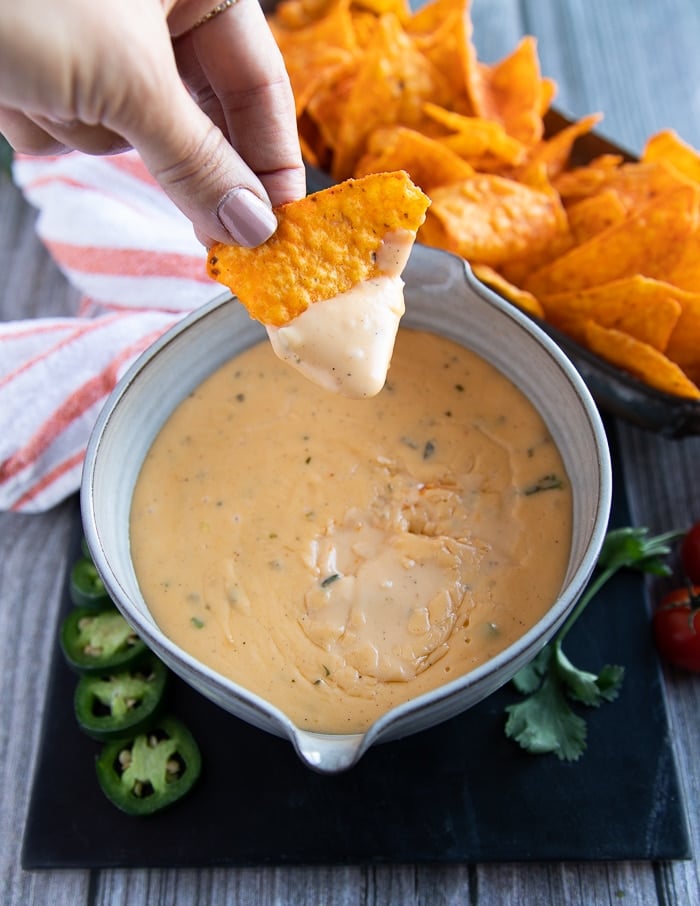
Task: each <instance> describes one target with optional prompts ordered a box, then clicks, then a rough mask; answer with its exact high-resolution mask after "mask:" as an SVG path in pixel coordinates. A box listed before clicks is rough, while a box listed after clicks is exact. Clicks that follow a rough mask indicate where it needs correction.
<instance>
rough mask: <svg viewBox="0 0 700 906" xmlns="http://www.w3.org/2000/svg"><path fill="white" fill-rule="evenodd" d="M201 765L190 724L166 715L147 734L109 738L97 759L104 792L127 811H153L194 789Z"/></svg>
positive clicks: (139, 813) (137, 812)
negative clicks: (125, 737)
mask: <svg viewBox="0 0 700 906" xmlns="http://www.w3.org/2000/svg"><path fill="white" fill-rule="evenodd" d="M201 767H202V760H201V755H200V752H199V747H198V746H197V743H196V742H195V740H194V737H193V736H192V734H191V733H190V731H189V730H188V729H187V727H186V726H185V725H184V724H183V723H181V722H180V721H179V720H176V719H175V718H173V717H163V718H161V719H160V720H159V721H156V723H155V724H154V725H153V726H152V727H151V728H150V729H149V730H148V731H147V732H145V733H140V734H138V735H136V736H132V737H130V738H127V739H115V740H113V741H112V742H108V743H107V744H106V745H105V746H104V748H103V749H102V752H101V753H100V755H99V756H98V758H97V763H96V769H97V778H98V780H99V782H100V786H101V787H102V790H103V792H104V793H105V795H106V796H107V797H108V799H110V800H111V801H112V802H113V803H114V805H116V806H117V808H120V809H121V810H122V811H123V812H126V813H127V814H128V815H150V814H152V813H153V812H157V811H160V809H163V808H165V807H166V806H169V805H172V804H173V803H174V802H177V801H178V800H179V799H181V798H182V797H183V796H184V795H185V794H186V793H188V792H189V791H190V789H191V788H192V786H193V785H194V783H195V782H196V781H197V778H198V777H199V775H200V772H201Z"/></svg>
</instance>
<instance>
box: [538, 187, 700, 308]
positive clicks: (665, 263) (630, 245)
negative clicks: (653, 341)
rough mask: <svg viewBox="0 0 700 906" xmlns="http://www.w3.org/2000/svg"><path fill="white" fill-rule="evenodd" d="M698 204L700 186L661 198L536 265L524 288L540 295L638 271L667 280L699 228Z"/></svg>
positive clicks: (637, 272)
mask: <svg viewBox="0 0 700 906" xmlns="http://www.w3.org/2000/svg"><path fill="white" fill-rule="evenodd" d="M699 203H700V189H699V190H695V189H694V188H692V187H691V186H683V187H682V188H680V189H676V190H675V191H673V192H670V193H668V194H667V195H663V196H661V197H659V198H656V199H654V201H652V202H651V203H649V204H647V205H644V206H643V207H642V208H640V209H639V210H638V211H636V212H635V213H634V214H633V215H631V216H629V217H627V218H626V219H625V220H624V221H622V222H621V223H618V224H615V225H614V226H612V227H610V228H608V229H607V230H603V231H602V232H600V233H597V234H596V235H595V236H593V238H592V239H589V240H588V241H587V242H584V243H583V244H582V245H578V246H575V247H574V248H572V249H571V250H570V251H568V252H566V253H565V254H564V255H562V256H561V257H559V258H556V259H555V260H554V261H551V262H550V263H549V264H546V265H545V266H544V267H542V268H540V269H539V270H537V271H536V272H535V273H534V274H532V275H531V276H530V277H529V278H528V279H527V280H526V281H525V285H524V288H525V289H527V290H529V291H530V292H531V293H533V294H534V295H535V296H537V297H538V298H541V297H542V296H544V295H550V294H551V293H555V292H564V291H567V290H574V289H584V288H586V287H590V286H596V285H598V284H600V283H610V282H612V281H613V280H618V279H620V278H622V277H631V276H633V275H634V274H643V275H644V276H646V277H654V278H656V279H659V280H664V279H667V275H668V274H669V273H670V272H671V271H672V269H673V268H674V267H676V266H677V265H678V264H679V262H680V260H681V257H682V253H683V244H684V242H686V241H687V239H688V237H689V236H690V235H691V234H692V233H693V230H694V229H695V226H696V223H697V215H698V204H699Z"/></svg>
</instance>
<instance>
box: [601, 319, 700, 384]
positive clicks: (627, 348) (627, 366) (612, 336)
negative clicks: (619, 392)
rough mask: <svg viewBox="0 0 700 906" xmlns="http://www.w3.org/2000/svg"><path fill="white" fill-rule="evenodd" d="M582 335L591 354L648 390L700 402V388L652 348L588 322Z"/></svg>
mask: <svg viewBox="0 0 700 906" xmlns="http://www.w3.org/2000/svg"><path fill="white" fill-rule="evenodd" d="M585 334H586V345H587V346H588V347H589V349H591V351H592V352H594V353H596V355H599V356H601V358H604V359H606V361H608V362H610V363H611V364H613V365H615V366H616V367H618V368H621V369H622V370H623V371H627V372H628V373H629V374H631V375H633V376H634V377H636V378H638V379H639V380H641V381H643V382H644V383H646V384H648V385H649V386H650V387H656V389H657V390H662V391H664V392H665V393H670V394H673V395H674V396H682V397H687V398H689V399H696V400H697V399H700V389H698V387H697V386H696V385H695V384H694V383H693V382H692V381H691V380H690V378H688V377H687V376H686V375H685V373H684V372H683V371H682V369H681V368H679V366H678V365H676V363H675V362H672V361H671V360H670V359H668V358H667V357H666V356H665V355H664V354H663V353H662V352H659V351H658V349H654V347H653V346H649V345H647V344H646V343H640V341H639V340H636V339H635V338H634V337H630V336H629V335H628V334H626V333H622V331H619V330H612V329H610V328H607V327H601V326H600V324H596V323H595V321H588V322H587V324H586V328H585Z"/></svg>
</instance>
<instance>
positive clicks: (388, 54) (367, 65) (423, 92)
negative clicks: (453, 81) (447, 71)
mask: <svg viewBox="0 0 700 906" xmlns="http://www.w3.org/2000/svg"><path fill="white" fill-rule="evenodd" d="M451 94H452V90H451V88H450V86H449V82H448V80H447V79H446V78H445V76H443V75H442V74H441V73H440V72H439V70H438V69H437V68H436V67H435V66H434V65H433V64H432V63H431V62H430V60H428V59H427V58H426V57H424V56H423V54H421V53H420V51H418V50H417V49H416V48H415V46H414V45H413V43H412V41H411V39H410V38H409V37H408V36H407V35H406V34H405V32H404V31H403V30H402V29H401V26H400V24H399V21H398V19H397V18H396V16H393V15H385V16H382V17H381V18H379V19H378V20H377V31H376V32H375V34H374V35H373V37H372V41H371V43H370V44H369V46H368V47H367V49H366V50H365V52H364V54H363V55H362V58H361V62H360V66H359V68H358V71H357V75H356V77H355V79H354V81H353V85H352V89H351V90H350V93H349V96H348V99H347V102H346V103H345V105H344V108H343V115H342V120H341V123H340V129H339V134H338V139H337V142H336V153H335V155H334V160H333V166H332V176H333V178H334V179H345V178H346V177H348V176H350V174H352V172H353V171H354V168H355V164H356V163H357V161H358V160H359V158H360V157H361V156H362V154H363V153H364V150H365V142H366V140H367V138H368V136H369V135H370V134H371V133H372V132H373V131H374V130H375V129H377V128H379V127H380V126H393V125H397V124H399V125H404V126H411V127H413V128H417V127H419V126H420V124H421V122H423V121H424V120H425V114H424V113H423V104H424V103H425V101H426V100H428V99H436V98H437V99H439V103H443V102H444V101H445V100H446V99H448V98H449V97H450V96H451Z"/></svg>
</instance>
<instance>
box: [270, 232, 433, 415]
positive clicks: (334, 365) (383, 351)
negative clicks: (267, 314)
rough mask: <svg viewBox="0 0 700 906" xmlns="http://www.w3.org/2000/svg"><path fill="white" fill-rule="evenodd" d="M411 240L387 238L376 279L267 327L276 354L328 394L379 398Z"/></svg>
mask: <svg viewBox="0 0 700 906" xmlns="http://www.w3.org/2000/svg"><path fill="white" fill-rule="evenodd" d="M414 239H415V234H414V233H412V232H410V231H408V230H395V231H393V232H391V233H387V235H386V236H385V237H384V239H383V240H382V243H381V245H380V247H379V249H378V251H377V260H376V264H377V268H378V269H379V270H380V271H381V275H380V276H378V277H376V278H374V279H371V280H363V281H362V282H361V283H358V284H356V285H355V286H353V287H352V288H351V289H350V290H348V291H347V292H345V293H341V294H340V295H338V296H335V297H334V298H333V299H327V300H325V301H323V302H316V303H314V304H313V305H310V306H309V307H308V308H307V309H306V311H304V312H302V313H301V314H300V315H297V317H296V318H294V319H293V320H292V321H290V322H289V323H288V324H285V325H284V326H283V327H272V326H268V327H267V333H268V336H269V338H270V342H271V343H272V348H273V349H274V351H275V354H276V355H277V356H279V358H280V359H282V360H283V361H285V362H287V363H288V364H289V365H292V366H293V367H294V368H296V369H298V370H299V371H300V372H301V373H302V374H303V375H304V376H305V377H307V378H309V380H311V381H313V382H314V383H315V384H318V385H319V386H320V387H323V388H324V389H326V390H330V391H331V392H332V393H339V394H341V395H342V396H347V397H350V398H351V399H363V398H365V397H369V396H374V395H375V394H377V393H379V391H380V390H381V389H382V387H383V386H384V381H385V380H386V375H387V371H388V370H389V363H390V362H391V354H392V352H393V349H394V342H395V340H396V331H397V330H398V327H399V321H400V320H401V316H402V315H403V313H404V311H405V306H404V299H403V287H404V283H403V280H402V279H401V273H402V272H403V269H404V267H405V266H406V262H407V261H408V256H409V254H410V252H411V248H412V246H413V240H414Z"/></svg>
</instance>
